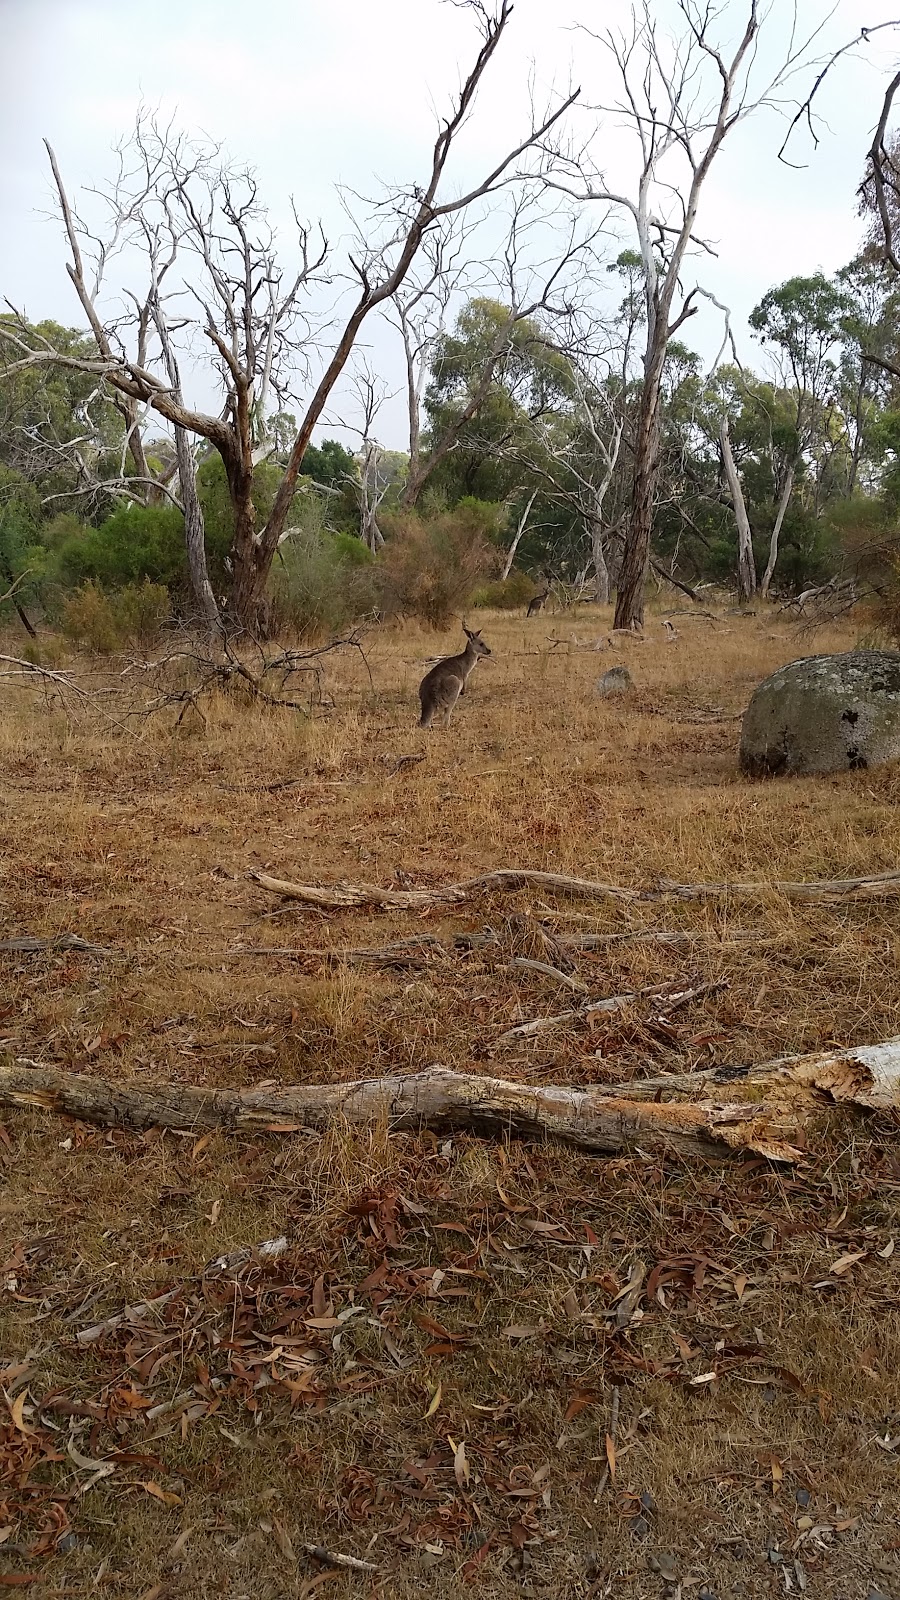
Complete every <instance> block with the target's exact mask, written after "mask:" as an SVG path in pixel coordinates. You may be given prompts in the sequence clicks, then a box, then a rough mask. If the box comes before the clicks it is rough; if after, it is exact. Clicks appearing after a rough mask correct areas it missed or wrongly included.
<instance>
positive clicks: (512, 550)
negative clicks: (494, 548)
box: [500, 489, 538, 583]
mask: <svg viewBox="0 0 900 1600" xmlns="http://www.w3.org/2000/svg"><path fill="white" fill-rule="evenodd" d="M537 494H538V492H537V489H532V491H531V494H530V495H529V496H528V499H527V500H526V502H525V507H524V510H523V512H522V515H521V516H520V518H519V521H518V524H517V526H516V531H515V533H514V534H513V536H512V540H511V541H510V546H509V549H508V550H507V552H506V560H505V561H504V563H503V571H502V572H501V574H500V580H501V582H502V583H505V582H506V580H507V578H508V577H509V575H510V573H511V572H512V565H513V562H514V561H515V559H516V551H517V550H518V548H519V545H520V544H521V542H522V539H523V538H524V535H525V529H526V528H527V527H528V518H529V517H530V516H531V508H532V506H533V505H534V502H535V500H536V499H537Z"/></svg>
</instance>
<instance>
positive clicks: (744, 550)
mask: <svg viewBox="0 0 900 1600" xmlns="http://www.w3.org/2000/svg"><path fill="white" fill-rule="evenodd" d="M719 447H720V449H721V451H722V465H723V467H724V470H725V480H726V482H727V484H728V492H729V494H730V495H731V503H732V505H733V506H734V518H735V521H736V523H737V531H738V595H739V597H740V599H741V601H742V602H743V603H745V604H746V603H747V602H749V601H750V600H752V599H753V596H754V595H755V593H756V564H755V562H754V559H753V535H752V532H751V529H750V518H749V517H748V515H747V502H746V501H745V499H744V490H743V487H742V485H741V480H740V477H739V475H738V469H737V467H736V465H735V460H734V451H733V450H732V448H731V435H730V433H729V431H728V417H727V416H726V415H724V414H723V416H722V420H721V422H720V423H719Z"/></svg>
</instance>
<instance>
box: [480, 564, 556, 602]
mask: <svg viewBox="0 0 900 1600" xmlns="http://www.w3.org/2000/svg"><path fill="white" fill-rule="evenodd" d="M541 592H542V591H541V590H539V589H538V586H537V584H536V583H535V582H534V579H533V578H529V576H528V573H527V572H519V571H518V570H517V569H516V568H515V567H514V568H513V570H512V572H511V573H510V575H509V577H508V578H495V580H494V582H493V583H482V584H480V585H479V587H478V588H477V589H476V590H475V593H474V595H473V596H472V604H473V606H482V607H484V608H485V609H486V610H490V611H522V610H524V608H525V607H526V606H527V605H528V602H529V600H533V599H534V596H535V595H536V594H539V593H541Z"/></svg>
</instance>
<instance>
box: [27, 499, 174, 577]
mask: <svg viewBox="0 0 900 1600" xmlns="http://www.w3.org/2000/svg"><path fill="white" fill-rule="evenodd" d="M53 575H55V576H56V577H57V578H58V580H59V581H60V582H62V583H63V584H64V585H66V586H67V587H69V588H73V587H75V586H76V585H79V584H85V583H92V584H95V585H96V584H99V585H102V587H103V588H106V589H118V588H122V587H123V586H124V585H125V584H135V583H141V582H143V581H144V580H149V581H150V582H151V583H153V584H163V585H165V587H166V588H167V589H171V590H175V589H177V588H178V587H179V586H180V585H182V584H183V583H184V581H185V577H186V558H185V551H184V518H183V517H182V515H181V512H180V511H176V509H175V507H174V506H122V507H120V509H119V510H118V511H115V512H113V515H112V516H111V517H107V519H106V521H105V522H103V523H101V525H100V527H99V528H90V527H81V528H78V529H77V531H76V530H75V529H72V530H71V531H66V530H65V529H63V530H62V533H61V537H60V538H59V541H58V543H57V544H56V549H55V552H54V556H53V562H52V569H51V572H50V573H48V576H53Z"/></svg>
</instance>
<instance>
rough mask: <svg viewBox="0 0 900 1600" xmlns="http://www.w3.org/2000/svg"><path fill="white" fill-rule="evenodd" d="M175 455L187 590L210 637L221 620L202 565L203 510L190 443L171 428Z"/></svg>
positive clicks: (217, 629) (204, 544)
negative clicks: (187, 574)
mask: <svg viewBox="0 0 900 1600" xmlns="http://www.w3.org/2000/svg"><path fill="white" fill-rule="evenodd" d="M175 454H176V456H177V459H178V482H179V487H180V489H181V504H182V507H183V509H184V542H185V547H186V550H187V561H188V572H189V574H190V579H191V588H192V589H193V591H194V599H195V600H196V602H197V604H198V606H199V607H200V611H201V614H202V616H203V619H204V621H205V623H206V625H207V628H208V629H209V634H210V638H214V637H217V636H218V635H219V634H220V633H221V631H222V619H221V617H220V616H219V608H218V606H217V605H216V597H215V595H214V594H213V587H212V584H211V583H210V581H209V571H208V569H207V565H206V529H205V527H204V523H203V509H202V507H201V505H200V500H199V497H198V495H197V469H196V466H195V464H194V453H193V451H192V449H191V445H190V440H189V439H188V436H187V433H186V432H185V430H184V428H176V429H175Z"/></svg>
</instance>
